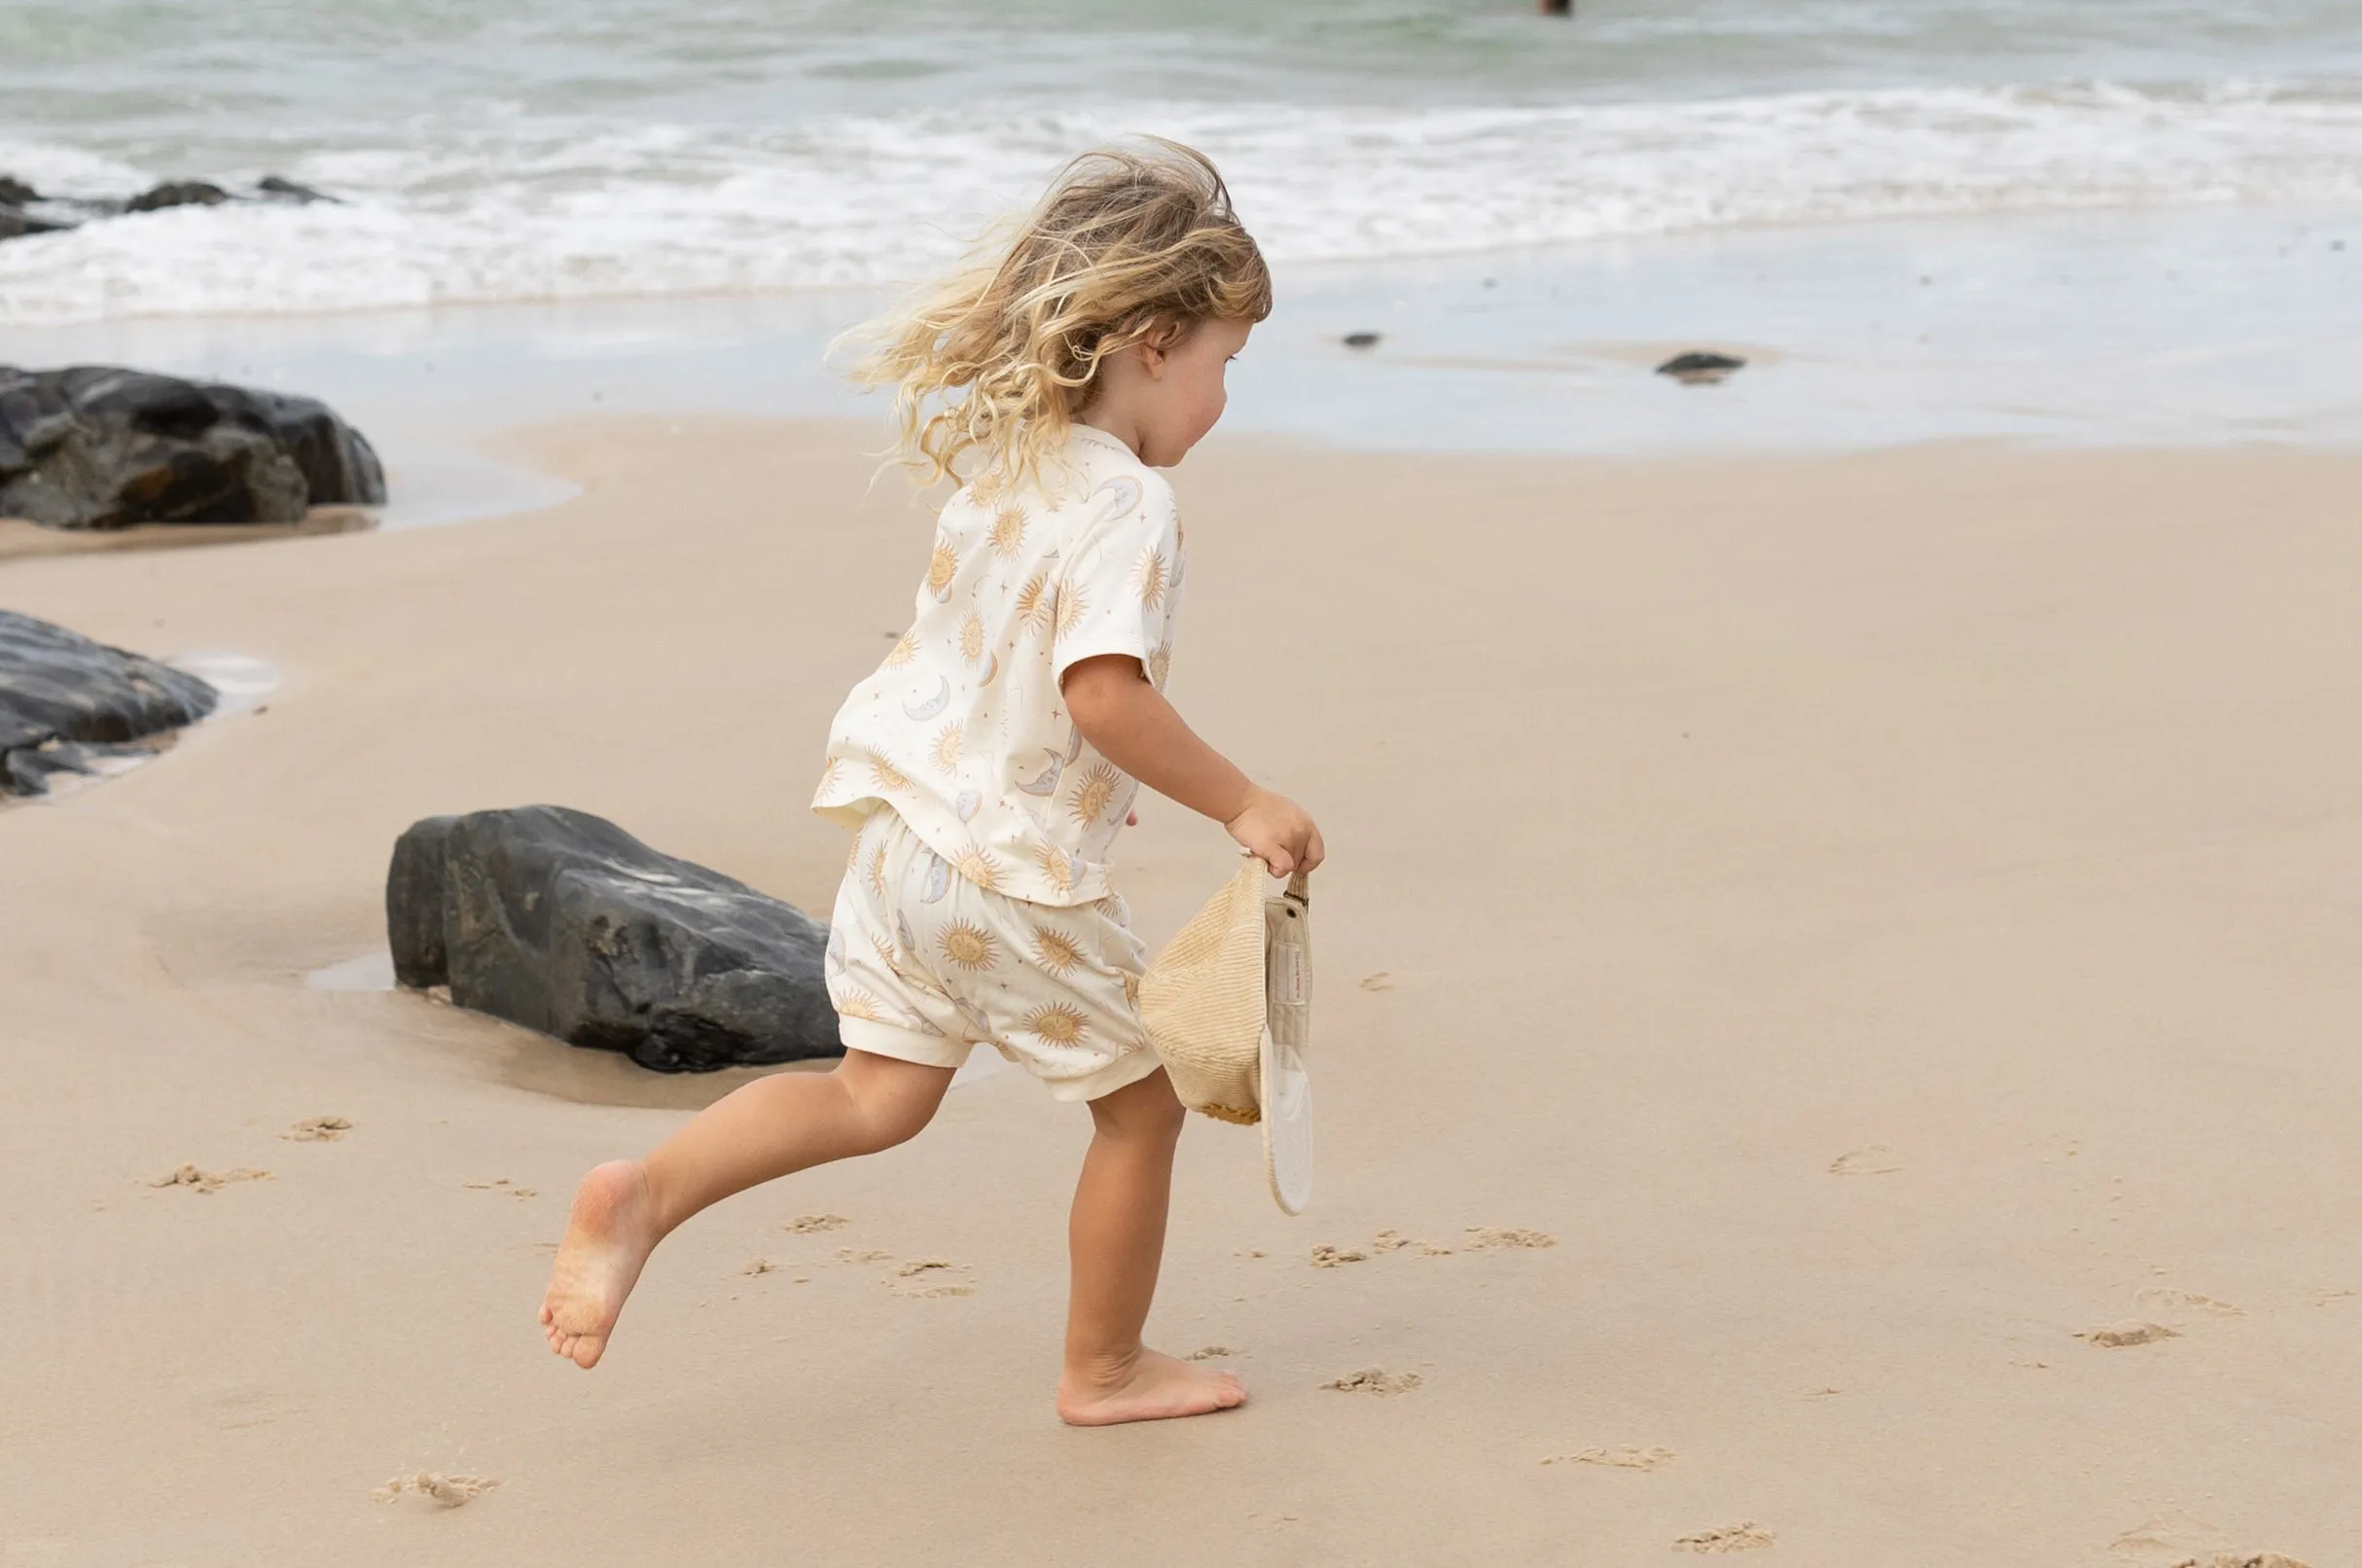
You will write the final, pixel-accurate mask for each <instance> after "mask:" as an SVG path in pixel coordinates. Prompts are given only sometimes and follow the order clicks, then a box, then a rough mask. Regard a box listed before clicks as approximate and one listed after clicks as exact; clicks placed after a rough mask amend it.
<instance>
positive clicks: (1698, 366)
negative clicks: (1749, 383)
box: [1657, 351, 1747, 386]
mask: <svg viewBox="0 0 2362 1568" xmlns="http://www.w3.org/2000/svg"><path fill="white" fill-rule="evenodd" d="M1746 363H1747V362H1746V361H1745V360H1743V359H1734V358H1733V357H1732V356H1730V355H1729V354H1712V353H1702V352H1696V351H1693V352H1691V353H1687V354H1675V355H1674V356H1673V357H1672V358H1671V359H1668V360H1666V361H1665V362H1664V364H1662V365H1660V366H1658V367H1657V374H1659V375H1669V376H1671V377H1672V378H1673V379H1674V380H1676V381H1679V382H1682V383H1683V384H1684V385H1692V386H1696V385H1704V386H1711V385H1712V384H1713V383H1715V382H1716V381H1719V380H1722V379H1723V378H1724V377H1726V376H1728V375H1729V374H1731V373H1732V372H1733V371H1736V370H1741V369H1743V368H1745V366H1746Z"/></svg>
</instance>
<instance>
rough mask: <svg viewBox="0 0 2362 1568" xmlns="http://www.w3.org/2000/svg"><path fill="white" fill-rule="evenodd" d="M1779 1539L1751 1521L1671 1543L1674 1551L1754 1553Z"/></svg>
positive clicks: (1700, 1533)
mask: <svg viewBox="0 0 2362 1568" xmlns="http://www.w3.org/2000/svg"><path fill="white" fill-rule="evenodd" d="M1778 1539H1779V1538H1778V1537H1777V1536H1775V1535H1773V1534H1772V1532H1771V1531H1769V1530H1767V1529H1765V1528H1764V1527H1763V1526H1762V1525H1760V1524H1757V1523H1755V1522H1754V1521H1753V1520H1751V1519H1747V1520H1741V1521H1740V1522H1739V1523H1737V1524H1726V1525H1724V1526H1723V1527H1722V1528H1721V1529H1719V1530H1700V1531H1699V1532H1698V1533H1697V1534H1696V1535H1685V1536H1683V1537H1681V1538H1680V1539H1679V1540H1677V1541H1675V1542H1674V1543H1673V1550H1675V1551H1754V1550H1759V1549H1761V1548H1764V1547H1768V1546H1771V1545H1772V1543H1773V1542H1775V1541H1777V1540H1778Z"/></svg>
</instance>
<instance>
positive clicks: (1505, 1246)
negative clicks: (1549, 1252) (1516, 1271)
mask: <svg viewBox="0 0 2362 1568" xmlns="http://www.w3.org/2000/svg"><path fill="white" fill-rule="evenodd" d="M1557 1244H1558V1238H1557V1236H1554V1235H1547V1234H1545V1233H1544V1232H1542V1231H1540V1230H1517V1229H1503V1228H1501V1227H1498V1226H1490V1225H1472V1226H1470V1227H1469V1228H1468V1239H1467V1241H1465V1242H1463V1243H1462V1244H1461V1250H1462V1251H1463V1252H1515V1251H1517V1250H1519V1249H1520V1248H1541V1247H1555V1246H1557Z"/></svg>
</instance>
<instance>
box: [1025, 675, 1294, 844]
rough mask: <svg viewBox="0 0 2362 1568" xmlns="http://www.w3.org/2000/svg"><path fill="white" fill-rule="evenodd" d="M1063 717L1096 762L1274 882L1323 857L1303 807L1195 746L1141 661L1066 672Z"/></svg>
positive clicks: (1208, 749)
mask: <svg viewBox="0 0 2362 1568" xmlns="http://www.w3.org/2000/svg"><path fill="white" fill-rule="evenodd" d="M1064 691H1065V695H1066V711H1067V712H1068V713H1070V714H1072V715H1073V716H1074V722H1075V726H1076V728H1078V729H1080V730H1081V731H1083V738H1084V739H1086V740H1088V741H1090V742H1091V744H1092V747H1094V748H1095V749H1096V750H1097V751H1098V753H1099V755H1100V756H1102V757H1104V758H1106V759H1107V760H1108V761H1109V762H1111V763H1113V764H1115V765H1116V766H1118V767H1121V768H1122V769H1124V771H1125V772H1127V773H1129V774H1130V775H1131V776H1132V777H1134V778H1136V779H1138V780H1139V781H1140V782H1141V783H1143V784H1145V785H1147V786H1148V787H1149V788H1150V789H1152V790H1155V791H1156V792H1157V793H1158V794H1159V795H1162V796H1163V797H1165V799H1167V800H1171V801H1178V802H1180V803H1181V804H1183V805H1186V806H1188V807H1189V808H1190V809H1191V810H1193V811H1196V812H1198V813H1199V814H1200V815H1202V816H1209V817H1212V818H1213V819H1214V820H1215V821H1216V822H1219V823H1221V824H1222V825H1223V826H1224V827H1225V828H1227V829H1229V830H1230V835H1231V837H1234V838H1235V839H1237V840H1238V842H1239V843H1241V844H1243V845H1245V846H1246V848H1247V850H1248V852H1249V853H1251V854H1253V855H1255V856H1256V857H1257V858H1259V859H1260V860H1262V862H1263V863H1264V865H1265V866H1266V867H1267V868H1268V869H1269V870H1270V873H1271V874H1272V875H1274V876H1285V875H1287V874H1288V873H1291V872H1298V871H1304V872H1308V871H1310V870H1312V869H1313V868H1314V867H1316V866H1318V865H1319V864H1320V862H1321V859H1322V857H1323V855H1324V853H1325V851H1324V850H1323V848H1322V845H1321V841H1320V830H1319V829H1318V828H1316V827H1314V826H1313V825H1312V819H1311V818H1310V817H1309V816H1307V815H1306V813H1305V809H1304V807H1302V806H1300V805H1298V804H1297V803H1296V802H1293V801H1291V800H1289V799H1288V798H1287V797H1286V796H1284V795H1275V794H1273V793H1272V792H1271V791H1270V790H1267V789H1262V788H1260V787H1258V786H1257V785H1256V784H1255V782H1254V781H1253V780H1251V779H1249V778H1248V777H1247V776H1246V775H1245V774H1244V773H1242V772H1240V771H1239V770H1238V769H1237V767H1236V766H1235V765H1234V764H1233V763H1232V762H1231V760H1230V759H1229V758H1227V757H1225V756H1223V755H1222V753H1220V752H1218V751H1216V750H1215V749H1214V748H1213V747H1211V746H1209V745H1207V744H1206V743H1205V742H1204V741H1203V740H1201V739H1199V736H1198V732H1197V731H1194V730H1192V729H1191V728H1190V727H1189V724H1188V722H1187V721H1186V720H1184V719H1183V718H1182V717H1181V715H1180V713H1179V711H1178V710H1176V709H1175V708H1174V707H1173V705H1172V704H1171V703H1170V702H1167V701H1165V700H1164V694H1163V693H1162V692H1159V691H1158V690H1157V689H1156V688H1155V687H1154V686H1152V685H1150V684H1149V680H1148V676H1147V674H1146V672H1144V671H1143V670H1142V669H1141V668H1140V661H1139V660H1138V659H1131V658H1128V657H1126V656H1124V655H1105V656H1102V657H1100V658H1097V659H1084V660H1083V661H1082V662H1081V663H1079V664H1077V665H1075V666H1074V667H1073V668H1072V669H1070V670H1068V671H1067V672H1066V680H1065V685H1064Z"/></svg>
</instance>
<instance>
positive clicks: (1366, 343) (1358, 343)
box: [1338, 332, 1382, 348]
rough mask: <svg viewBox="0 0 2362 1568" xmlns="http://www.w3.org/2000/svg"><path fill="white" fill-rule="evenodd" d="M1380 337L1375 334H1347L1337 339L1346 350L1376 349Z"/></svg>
mask: <svg viewBox="0 0 2362 1568" xmlns="http://www.w3.org/2000/svg"><path fill="white" fill-rule="evenodd" d="M1381 336H1382V335H1381V334H1378V333H1375V332H1349V333H1346V334H1345V335H1344V337H1342V338H1341V339H1338V341H1340V342H1342V343H1343V344H1344V345H1345V346H1346V347H1347V348H1376V347H1377V346H1378V341H1379V339H1380V337H1381Z"/></svg>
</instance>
